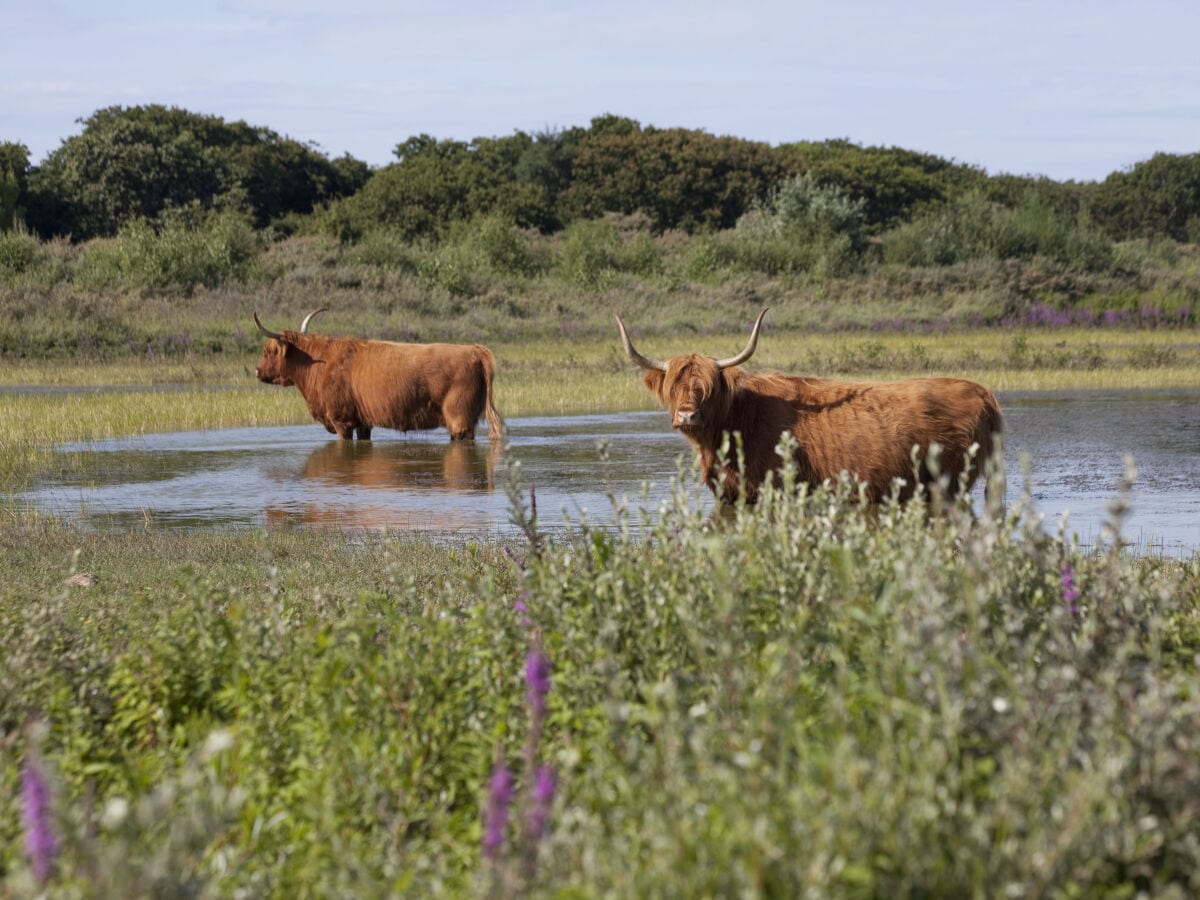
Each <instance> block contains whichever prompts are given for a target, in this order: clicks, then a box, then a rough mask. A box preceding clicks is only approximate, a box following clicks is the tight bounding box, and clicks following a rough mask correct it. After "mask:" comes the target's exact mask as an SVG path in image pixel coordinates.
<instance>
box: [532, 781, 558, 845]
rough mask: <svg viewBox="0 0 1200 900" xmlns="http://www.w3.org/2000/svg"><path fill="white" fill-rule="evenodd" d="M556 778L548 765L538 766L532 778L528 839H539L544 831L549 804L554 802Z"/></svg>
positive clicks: (548, 813)
mask: <svg viewBox="0 0 1200 900" xmlns="http://www.w3.org/2000/svg"><path fill="white" fill-rule="evenodd" d="M555 787H557V779H555V777H554V769H552V768H551V767H550V766H538V770H537V774H536V775H535V776H534V780H533V793H532V796H531V797H530V803H529V820H528V822H526V825H527V826H528V834H529V838H530V840H533V841H540V840H541V839H542V835H544V834H545V833H546V823H547V822H549V821H550V806H551V805H552V804H553V803H554V789H555Z"/></svg>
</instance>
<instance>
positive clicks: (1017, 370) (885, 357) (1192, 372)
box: [0, 329, 1200, 451]
mask: <svg viewBox="0 0 1200 900" xmlns="http://www.w3.org/2000/svg"><path fill="white" fill-rule="evenodd" d="M635 340H637V342H638V346H639V349H640V350H642V352H643V353H645V354H647V355H649V356H656V357H668V356H672V355H675V354H679V353H685V352H691V351H699V352H704V353H709V354H712V355H720V354H725V353H732V352H735V351H736V350H737V349H739V348H740V346H741V345H742V343H743V342H744V340H745V335H744V334H729V335H724V336H705V337H702V338H686V337H684V338H675V339H671V340H666V341H664V340H662V339H661V338H647V339H638V338H637V337H636V335H635ZM492 349H493V351H494V352H495V354H496V358H497V376H496V388H495V389H496V402H497V405H498V406H499V408H500V410H501V412H502V414H503V415H505V416H506V417H510V418H512V417H519V416H538V415H566V414H572V413H597V412H619V411H624V410H637V409H651V408H653V407H654V399H653V397H651V396H650V394H649V393H648V392H647V391H646V390H645V389H644V388H643V387H642V384H641V379H640V378H639V377H638V374H637V372H636V371H635V370H634V369H633V367H632V366H631V365H630V364H629V362H628V361H627V360H626V359H625V357H624V355H623V353H622V352H621V350H620V346H619V344H618V343H617V341H616V339H615V335H614V339H613V340H611V341H597V340H573V341H569V340H562V341H547V340H538V341H529V342H525V343H518V344H494V345H493V346H492ZM255 362H256V356H253V355H224V356H214V357H195V358H182V359H171V358H160V359H156V360H150V361H130V360H123V361H118V362H113V363H94V362H89V363H80V364H72V365H64V364H62V363H49V362H20V363H17V364H7V365H5V366H3V367H0V387H3V388H19V387H22V386H28V387H53V388H55V390H54V391H53V392H39V391H31V392H30V393H21V392H19V391H15V392H9V393H6V394H4V395H2V396H0V441H2V442H3V445H4V447H5V448H6V449H7V450H9V451H11V450H14V449H17V448H34V447H44V446H46V445H48V444H54V443H58V442H62V441H78V440H90V439H101V438H108V437H115V436H120V435H129V434H144V433H152V432H161V431H178V430H193V429H203V428H227V427H236V426H255V425H283V424H298V423H303V422H307V421H310V419H309V417H308V413H307V410H306V408H305V406H304V402H303V400H302V398H301V397H300V395H299V392H297V391H295V390H293V389H285V388H277V387H273V386H270V385H264V384H259V383H258V382H257V381H256V380H255V378H254V365H255ZM752 366H753V367H754V368H757V369H774V370H778V371H783V372H788V373H792V374H804V375H814V376H828V377H841V378H863V379H890V378H903V377H911V376H919V375H948V376H956V377H964V378H970V379H973V380H976V381H979V382H980V383H982V384H985V385H987V386H988V387H990V388H992V389H993V390H995V391H997V392H999V393H1003V392H1006V391H1042V390H1097V389H1103V390H1112V389H1135V388H1142V389H1156V388H1157V389H1161V388H1188V387H1200V335H1198V334H1197V333H1196V332H1195V331H1179V330H1140V331H1133V330H1111V331H1102V330H1096V329H1072V330H1054V331H1041V332H1039V331H1028V332H1011V331H996V330H979V331H972V332H953V333H937V334H930V335H910V334H864V333H851V334H821V335H814V334H804V333H781V332H772V333H769V334H767V335H764V337H763V339H762V340H761V341H760V344H759V349H758V352H757V354H756V356H755V359H754V360H753V363H752ZM108 387H114V388H120V389H121V390H118V391H108V390H103V388H108ZM70 388H79V389H80V390H79V391H72V390H70Z"/></svg>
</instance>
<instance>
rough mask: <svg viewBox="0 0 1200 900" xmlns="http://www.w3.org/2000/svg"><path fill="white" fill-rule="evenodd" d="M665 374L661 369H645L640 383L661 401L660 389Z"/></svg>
mask: <svg viewBox="0 0 1200 900" xmlns="http://www.w3.org/2000/svg"><path fill="white" fill-rule="evenodd" d="M666 377H667V373H666V372H664V371H663V370H662V369H646V371H645V372H644V374H643V375H642V381H643V382H644V383H645V385H646V387H647V388H648V389H649V390H650V393H652V394H653V395H654V396H655V397H657V398H658V399H659V400H661V399H663V395H662V387H663V381H664V380H666Z"/></svg>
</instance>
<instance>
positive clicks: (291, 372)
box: [254, 310, 504, 441]
mask: <svg viewBox="0 0 1200 900" xmlns="http://www.w3.org/2000/svg"><path fill="white" fill-rule="evenodd" d="M320 311H321V310H317V311H316V312H313V313H310V314H309V315H308V316H307V317H305V319H304V322H303V323H302V324H301V326H300V330H299V331H270V330H268V329H267V328H265V327H264V326H263V324H262V322H260V321H259V319H258V313H257V312H255V313H254V324H255V325H257V326H258V330H259V331H261V332H262V333H263V334H264V335H266V337H267V339H268V340H267V343H266V346H264V347H263V355H262V359H260V360H259V362H258V367H257V369H256V372H257V374H258V380H259V381H265V382H267V383H269V384H278V385H284V386H287V385H293V384H294V385H295V386H296V387H297V388H299V389H300V393H301V394H302V395H303V396H304V400H305V402H306V403H307V404H308V411H309V412H310V413H312V417H313V418H314V419H316V420H317V421H318V422H320V423H321V424H322V425H324V426H325V428H326V429H327V430H328V431H329V432H330V433H331V434H337V436H338V437H341V438H347V439H349V438H352V437H354V436H355V435H357V436H358V437H359V438H360V439H362V440H369V439H370V437H371V429H372V428H375V427H379V428H395V429H396V430H397V431H409V430H412V429H420V428H437V427H439V426H445V428H446V430H447V431H449V432H450V438H451V440H456V441H457V440H473V439H474V437H475V423H476V422H478V421H479V419H480V417H481V416H484V415H486V416H487V422H488V436H489V437H490V438H491V439H492V440H493V441H494V440H497V439H498V438H499V437H500V435H501V433H502V430H503V427H504V423H503V421H502V420H501V418H500V414H499V413H498V412H497V411H496V407H495V405H494V404H493V403H492V373H493V372H494V371H495V366H496V361H495V358H494V357H493V356H492V352H491V351H490V350H488V349H487V347H483V346H481V345H479V344H471V345H468V344H400V343H394V342H392V341H367V340H362V339H360V338H349V337H347V338H331V337H325V336H323V335H311V334H307V333H306V332H307V330H308V323H309V322H310V321H311V320H312V317H313V316H315V315H316V314H317V313H318V312H320Z"/></svg>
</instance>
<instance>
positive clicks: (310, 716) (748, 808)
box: [0, 463, 1200, 896]
mask: <svg viewBox="0 0 1200 900" xmlns="http://www.w3.org/2000/svg"><path fill="white" fill-rule="evenodd" d="M601 465H602V463H601ZM518 471H519V470H516V469H514V470H513V473H514V475H513V478H512V480H511V481H510V495H511V496H512V497H513V498H514V500H515V501H516V502H514V506H513V520H514V522H515V523H516V524H517V525H518V526H519V527H520V529H521V531H522V532H523V533H524V535H525V536H526V538H527V539H526V540H524V541H521V540H519V539H514V540H511V541H510V543H509V546H508V547H504V548H501V547H478V546H474V545H470V544H468V545H465V546H464V545H421V544H419V543H416V542H412V541H410V540H407V539H402V538H395V537H387V536H383V537H379V536H362V535H355V536H348V537H346V538H344V539H343V538H339V537H338V536H336V535H333V536H331V535H313V534H307V533H304V534H294V535H293V534H270V533H267V534H250V535H241V536H231V535H220V536H216V537H213V538H211V539H198V538H194V537H193V538H181V539H171V540H164V539H163V538H161V537H158V538H156V537H153V536H149V537H146V538H143V539H142V544H141V546H142V547H143V548H144V549H142V550H140V551H139V550H138V549H137V547H138V544H137V543H135V542H132V541H129V540H127V539H126V538H125V537H123V536H116V537H113V538H102V539H98V540H97V539H95V538H91V539H88V540H89V542H90V543H91V544H92V545H93V561H94V562H96V563H98V564H107V565H108V566H110V567H111V574H109V573H102V575H103V577H102V579H101V581H100V582H99V583H98V584H97V586H96V587H94V588H91V589H90V591H91V593H90V594H89V595H87V596H82V595H81V594H80V593H79V589H68V588H66V587H63V586H62V585H61V582H58V581H57V579H58V578H61V577H63V575H62V573H60V574H58V575H56V576H43V575H42V574H40V573H41V572H42V571H43V569H42V568H37V567H35V568H33V569H32V570H31V569H30V567H27V566H24V565H23V564H24V563H26V562H27V561H28V560H30V559H41V558H45V557H46V555H47V549H48V544H49V543H55V544H56V545H58V544H65V545H67V546H70V545H72V544H73V543H74V541H75V540H77V538H76V537H75V536H72V535H69V534H64V535H61V536H60V538H57V539H53V536H51V538H47V537H46V536H44V535H39V534H38V533H36V532H34V533H31V534H23V535H15V534H13V533H12V532H11V531H9V532H6V533H0V541H3V543H2V544H0V547H2V548H3V562H5V563H6V564H11V565H9V566H8V570H9V571H11V572H13V573H14V576H13V577H12V578H11V579H9V580H8V581H7V582H6V583H5V584H4V585H3V586H0V685H2V686H3V687H4V690H3V691H0V727H2V729H3V733H2V734H0V740H2V741H4V743H3V745H2V746H3V747H4V752H3V753H2V754H0V890H2V891H4V892H5V893H14V894H18V895H20V894H31V893H33V892H34V891H35V886H34V884H33V879H32V874H31V871H30V868H29V865H28V863H27V861H26V860H25V859H24V857H23V849H22V848H23V837H22V834H21V828H22V825H21V822H22V818H21V809H20V806H21V801H20V796H21V794H20V791H19V788H18V781H19V777H20V776H19V769H20V768H21V767H22V766H28V765H30V761H31V760H33V759H34V756H35V754H34V753H33V752H32V750H35V749H36V751H37V754H36V756H37V757H38V758H40V760H41V764H40V768H41V770H42V771H43V772H44V773H45V778H46V780H47V781H48V782H49V784H50V786H51V788H52V795H53V824H54V828H55V829H56V830H57V834H58V836H59V839H60V846H61V848H62V849H61V853H60V855H59V857H58V859H57V861H56V869H55V874H54V875H53V876H52V878H53V880H52V882H51V884H50V885H49V889H50V890H51V891H52V892H62V893H72V892H80V891H82V892H86V891H87V890H89V889H92V890H96V891H99V892H101V893H103V894H105V895H111V896H118V895H128V894H129V893H131V892H133V893H136V892H137V891H139V890H145V889H146V888H145V885H153V886H155V890H156V891H157V892H158V893H162V894H175V893H182V892H187V893H190V894H212V895H219V896H226V895H241V894H255V895H266V896H281V895H289V896H291V895H294V894H311V895H319V896H331V895H356V896H387V895H396V894H411V895H431V894H436V895H453V896H462V895H466V894H499V895H533V896H602V895H604V896H733V895H753V896H758V895H768V896H803V895H821V896H830V895H833V896H846V895H853V896H912V895H932V896H976V895H986V894H990V893H993V892H995V891H996V890H997V889H998V888H1003V890H1004V892H1005V893H1011V894H1013V895H1017V894H1028V893H1033V892H1035V891H1041V892H1044V893H1046V894H1049V895H1060V894H1061V895H1071V894H1074V895H1078V896H1129V895H1134V894H1137V893H1143V894H1147V895H1160V894H1162V895H1170V894H1176V895H1181V896H1189V895H1192V894H1194V893H1196V892H1197V890H1200V876H1198V874H1197V873H1200V850H1198V848H1197V846H1196V842H1195V841H1194V839H1193V835H1194V834H1195V833H1196V831H1197V828H1198V827H1200V769H1198V768H1197V766H1196V764H1195V760H1196V738H1195V735H1196V734H1197V733H1200V697H1198V696H1197V693H1196V691H1195V690H1194V689H1193V688H1194V684H1195V678H1196V659H1197V652H1198V651H1200V607H1198V604H1200V558H1193V559H1191V560H1187V561H1179V562H1171V561H1169V560H1162V559H1154V558H1138V557H1132V556H1130V555H1128V554H1126V553H1125V552H1122V551H1120V550H1119V549H1115V545H1114V548H1109V549H1106V548H1104V547H1098V548H1095V549H1093V550H1090V551H1088V550H1085V549H1083V548H1080V547H1078V546H1076V545H1074V544H1072V543H1071V542H1070V541H1065V540H1063V539H1062V538H1061V537H1055V536H1053V535H1048V534H1046V533H1045V532H1043V530H1042V527H1041V523H1040V521H1039V520H1038V518H1037V517H1036V516H1034V515H1032V514H1031V508H1030V501H1029V499H1028V497H1026V498H1023V499H1022V500H1021V501H1020V502H1019V503H1018V504H1017V505H1016V506H1015V507H1014V508H1013V510H1012V511H1011V513H1010V514H1008V515H1007V516H1006V517H1003V518H1000V519H997V518H995V517H993V516H992V515H991V514H990V513H989V514H987V515H983V516H980V517H976V516H974V515H972V514H971V513H970V511H969V510H968V509H967V508H966V507H965V506H955V507H952V508H950V509H945V510H941V511H940V512H935V511H931V510H928V509H926V508H923V506H922V505H921V504H920V503H919V502H917V503H913V504H910V505H909V506H907V507H898V506H894V505H884V506H882V507H880V508H878V509H875V510H864V509H863V508H862V507H861V506H860V505H859V504H858V502H857V500H856V493H855V490H854V487H853V486H852V485H849V484H841V485H835V486H832V487H830V488H829V489H825V488H822V489H819V490H815V491H806V490H799V489H797V486H796V485H795V484H794V474H793V473H784V475H783V478H782V482H781V484H780V485H779V486H778V488H777V489H776V488H774V487H773V488H769V489H767V490H766V491H765V492H764V494H763V496H762V497H761V499H760V501H759V503H758V504H757V506H756V507H753V508H747V507H740V506H739V507H737V508H735V509H732V510H730V511H728V515H714V514H713V513H711V512H710V511H709V510H708V509H707V508H706V507H705V506H703V505H698V504H696V503H695V502H694V500H693V499H691V497H692V495H691V494H690V492H689V490H687V489H686V488H685V487H684V481H679V482H677V483H676V484H675V486H674V489H673V492H672V495H671V498H670V499H669V500H667V501H666V502H664V503H663V504H662V505H661V506H660V507H659V508H658V509H655V510H649V511H648V510H639V509H636V508H634V509H632V510H629V509H627V510H626V511H625V513H624V514H623V515H621V516H620V518H619V521H618V524H617V526H616V528H615V529H601V528H589V527H584V526H579V527H577V528H576V529H574V530H573V531H571V532H570V533H562V532H560V533H559V536H558V537H557V538H555V539H554V540H550V539H549V538H548V537H547V535H545V534H544V533H542V532H540V531H539V525H538V523H537V520H536V518H535V517H534V516H533V507H532V505H530V504H526V503H524V502H522V501H520V499H519V498H521V497H522V496H523V488H522V486H521V485H520V484H519V482H518V481H517V478H516V474H515V473H516V472H518ZM682 477H683V478H684V479H687V481H688V483H690V481H691V479H693V478H694V477H695V476H694V473H683V475H682ZM1121 509H1122V506H1121V504H1119V503H1118V504H1117V505H1115V506H1114V513H1113V518H1112V521H1111V522H1110V527H1109V531H1108V533H1107V535H1106V537H1107V538H1108V539H1109V540H1114V539H1115V537H1116V536H1117V535H1119V532H1120V527H1121V515H1122V513H1121ZM181 551H182V552H181ZM139 552H140V553H141V554H143V555H144V557H143V558H142V559H141V560H140V561H133V560H131V559H130V555H131V554H133V555H135V556H136V555H137V554H138V553H139ZM51 555H52V556H54V555H57V554H51ZM181 556H189V557H190V558H191V559H193V560H195V561H200V560H205V561H206V562H205V564H204V568H205V569H208V570H209V571H208V572H203V571H197V570H196V569H194V568H193V569H191V570H188V569H179V568H178V566H179V565H180V563H179V562H178V560H179V559H180V557H181ZM60 558H61V557H60ZM105 561H107V563H105ZM131 564H132V567H133V571H134V572H135V573H136V576H135V577H134V578H133V579H130V576H129V575H128V574H125V573H127V572H128V571H129V569H130V566H131ZM39 579H40V580H39ZM127 579H128V580H130V581H131V583H133V584H139V585H141V587H139V588H136V589H133V590H131V589H130V587H129V585H128V584H126V583H125V581H126V580H127ZM110 582H112V583H111V584H110ZM35 585H38V586H36V587H35ZM534 651H536V652H537V653H539V654H543V655H544V657H545V659H547V660H549V663H550V680H549V685H548V687H549V691H548V693H547V694H546V695H545V704H546V705H545V711H544V714H542V713H539V712H537V708H536V707H535V705H534V702H533V701H532V700H531V699H530V691H531V687H530V681H529V678H528V677H527V676H526V677H524V678H523V674H524V670H525V668H526V666H527V665H529V663H530V660H531V659H532V658H533V653H534ZM28 723H40V724H36V725H34V726H33V727H29V728H26V725H27V724H28ZM531 762H537V763H539V764H545V765H547V766H549V767H550V768H551V769H552V771H553V773H554V774H555V775H556V786H555V787H554V790H553V791H552V795H553V796H552V800H551V801H549V803H548V805H547V806H546V807H545V808H544V809H543V810H542V813H543V814H544V815H545V818H544V819H543V820H542V821H541V825H542V826H544V828H539V829H535V828H533V827H532V825H531V816H532V812H533V806H532V804H533V796H534V795H533V792H532V790H531V784H532V782H531V777H530V775H531V772H532V770H533V765H531ZM500 767H505V768H507V769H508V770H510V771H513V772H515V773H516V786H515V796H516V799H515V801H514V802H513V805H512V806H511V807H509V808H508V810H507V811H508V813H509V816H508V819H507V826H506V827H500V828H498V829H497V830H498V837H499V841H498V843H497V844H496V845H495V848H494V850H493V851H490V852H489V854H488V855H486V856H485V855H484V854H483V853H482V852H481V838H482V837H483V833H484V813H485V809H487V808H489V807H490V806H494V805H495V803H496V792H495V791H494V790H490V789H489V780H490V778H491V777H492V773H493V772H494V771H496V770H497V769H498V768H500ZM502 799H503V798H502ZM543 799H545V796H544V794H543ZM503 824H504V823H503V822H501V825H503ZM543 831H544V833H543ZM533 835H537V836H536V837H535V836H533Z"/></svg>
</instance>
